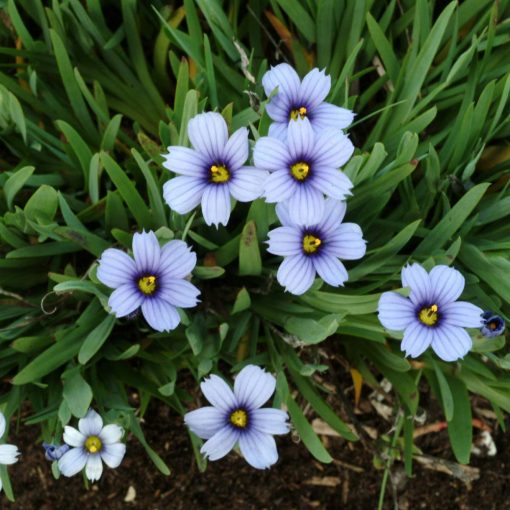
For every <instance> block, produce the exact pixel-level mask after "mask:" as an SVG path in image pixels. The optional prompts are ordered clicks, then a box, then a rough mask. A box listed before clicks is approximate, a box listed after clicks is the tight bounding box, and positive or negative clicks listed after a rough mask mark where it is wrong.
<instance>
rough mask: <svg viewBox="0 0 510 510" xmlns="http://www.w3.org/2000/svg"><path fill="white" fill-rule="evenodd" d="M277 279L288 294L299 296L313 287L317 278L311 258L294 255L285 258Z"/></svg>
mask: <svg viewBox="0 0 510 510" xmlns="http://www.w3.org/2000/svg"><path fill="white" fill-rule="evenodd" d="M276 278H277V280H278V282H279V284H280V285H281V286H282V287H285V290H286V291H287V292H290V293H292V294H295V295H296V296H299V295H301V294H304V293H305V292H306V291H307V290H308V289H309V288H310V287H311V286H312V283H313V280H314V278H315V268H314V266H313V264H312V261H311V260H310V257H305V256H304V255H294V256H292V257H287V258H285V259H284V261H283V262H282V263H281V264H280V267H279V268H278V272H277V273H276Z"/></svg>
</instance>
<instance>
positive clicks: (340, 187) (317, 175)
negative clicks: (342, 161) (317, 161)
mask: <svg viewBox="0 0 510 510" xmlns="http://www.w3.org/2000/svg"><path fill="white" fill-rule="evenodd" d="M312 172H313V176H312V178H311V179H310V184H311V185H312V186H313V187H314V188H316V189H317V190H319V191H320V192H321V193H324V194H325V195H326V196H327V197H331V198H333V199H335V200H344V199H345V198H346V197H347V196H348V195H351V194H352V193H351V191H350V190H351V189H352V187H353V184H352V182H351V180H350V179H349V177H347V176H346V175H345V174H344V173H343V172H342V171H341V170H335V169H334V168H329V167H325V166H321V167H315V166H313V167H312Z"/></svg>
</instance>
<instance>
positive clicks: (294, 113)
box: [290, 106, 306, 120]
mask: <svg viewBox="0 0 510 510" xmlns="http://www.w3.org/2000/svg"><path fill="white" fill-rule="evenodd" d="M298 117H301V118H302V119H304V118H305V117H306V106H301V107H300V108H296V109H294V110H291V112H290V118H291V120H297V119H298Z"/></svg>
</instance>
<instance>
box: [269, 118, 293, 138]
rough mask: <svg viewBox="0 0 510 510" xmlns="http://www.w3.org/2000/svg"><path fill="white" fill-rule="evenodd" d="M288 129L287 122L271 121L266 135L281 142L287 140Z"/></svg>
mask: <svg viewBox="0 0 510 510" xmlns="http://www.w3.org/2000/svg"><path fill="white" fill-rule="evenodd" d="M288 130H289V123H288V122H272V123H271V125H270V126H269V131H268V133H267V134H268V135H269V136H270V137H271V138H274V139H277V140H280V141H282V142H286V141H287V132H288Z"/></svg>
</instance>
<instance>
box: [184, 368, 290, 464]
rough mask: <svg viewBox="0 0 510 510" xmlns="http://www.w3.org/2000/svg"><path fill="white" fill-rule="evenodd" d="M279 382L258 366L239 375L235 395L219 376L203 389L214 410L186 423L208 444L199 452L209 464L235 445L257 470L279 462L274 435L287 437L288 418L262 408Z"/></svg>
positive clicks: (201, 411)
mask: <svg viewBox="0 0 510 510" xmlns="http://www.w3.org/2000/svg"><path fill="white" fill-rule="evenodd" d="M275 386H276V379H275V378H274V377H273V376H272V375H271V374H268V373H267V372H265V371H264V370H263V369H261V368H260V367H257V366H255V365H247V366H246V367H244V368H243V369H242V370H241V371H240V372H239V374H238V375H237V377H236V379H235V383H234V391H232V390H231V389H230V386H229V385H228V384H227V383H226V382H225V381H224V380H223V379H221V378H220V377H218V376H217V375H211V376H210V377H209V379H206V380H205V381H204V382H203V383H202V384H201V385H200V388H201V389H202V393H203V394H204V395H205V397H206V398H207V400H208V401H209V402H210V403H211V404H212V406H208V407H202V408H200V409H196V410H195V411H191V412H189V413H186V415H185V416H184V422H185V423H186V425H187V426H188V427H189V428H190V430H191V431H192V432H194V433H195V434H196V435H197V436H199V437H201V438H202V439H207V441H206V442H205V443H204V445H203V446H202V449H201V450H200V452H201V453H202V454H204V455H205V456H206V458H209V460H218V459H221V458H222V457H225V455H227V453H229V452H230V450H232V448H233V447H234V446H235V444H236V443H238V444H239V448H240V450H241V453H242V454H243V456H244V458H245V459H246V461H247V462H248V464H250V465H251V466H253V467H254V468H257V469H266V468H268V467H269V466H271V465H273V464H274V463H275V462H276V461H277V460H278V452H277V450H276V443H275V440H274V438H273V435H274V434H287V432H288V431H289V424H288V423H287V420H288V415H287V413H286V412H284V411H281V410H280V409H273V408H261V407H262V405H263V404H264V403H265V402H267V400H268V399H269V398H270V397H271V395H272V394H273V393H274V390H275Z"/></svg>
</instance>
